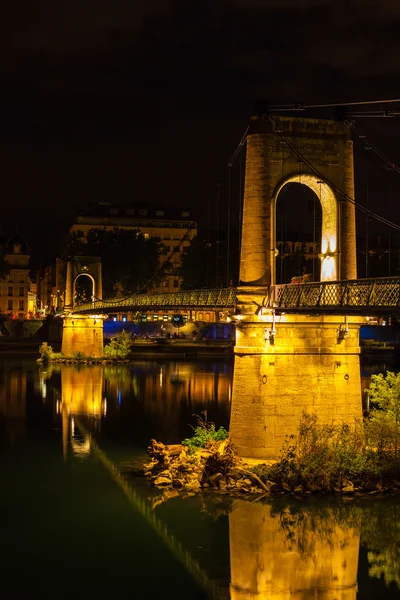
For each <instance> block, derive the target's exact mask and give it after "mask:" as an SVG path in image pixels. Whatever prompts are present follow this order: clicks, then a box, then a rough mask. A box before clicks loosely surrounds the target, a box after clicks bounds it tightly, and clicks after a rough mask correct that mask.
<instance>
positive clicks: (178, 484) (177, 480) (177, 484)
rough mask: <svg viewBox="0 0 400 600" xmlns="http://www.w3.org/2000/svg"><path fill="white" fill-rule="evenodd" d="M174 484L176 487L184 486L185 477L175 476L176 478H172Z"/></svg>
mask: <svg viewBox="0 0 400 600" xmlns="http://www.w3.org/2000/svg"><path fill="white" fill-rule="evenodd" d="M172 485H173V486H174V487H179V488H180V487H183V486H184V485H185V482H184V481H183V479H175V478H174V479H173V480H172Z"/></svg>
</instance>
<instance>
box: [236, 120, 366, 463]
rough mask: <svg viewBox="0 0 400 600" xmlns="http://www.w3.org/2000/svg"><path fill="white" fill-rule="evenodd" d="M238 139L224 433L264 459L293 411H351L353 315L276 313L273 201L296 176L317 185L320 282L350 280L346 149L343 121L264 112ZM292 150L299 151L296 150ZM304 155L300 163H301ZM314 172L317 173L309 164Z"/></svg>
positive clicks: (354, 411) (356, 375)
mask: <svg viewBox="0 0 400 600" xmlns="http://www.w3.org/2000/svg"><path fill="white" fill-rule="evenodd" d="M253 125H254V128H253V130H252V131H251V132H250V134H249V135H248V137H247V153H246V180H245V193H244V206H243V228H242V243H241V258H240V287H239V289H238V304H237V315H236V318H237V324H236V325H237V326H236V346H235V367H234V382H233V394H232V411H231V424H230V432H231V437H232V441H233V443H234V444H235V445H236V446H237V447H238V449H239V452H240V454H241V455H242V456H249V457H262V458H273V457H276V456H277V455H278V454H279V451H280V448H281V446H282V442H283V441H284V438H285V435H286V434H289V435H290V434H296V433H297V429H298V425H299V422H300V418H301V415H302V412H303V411H304V410H307V411H311V412H316V413H317V415H318V416H319V418H320V421H321V423H331V422H332V421H336V422H337V421H339V422H340V421H345V422H347V423H349V424H353V423H354V420H355V419H356V418H361V386H360V366H359V351H360V349H359V327H360V325H361V324H362V323H363V322H365V319H363V318H360V317H354V316H349V317H346V316H345V315H340V314H339V315H334V316H332V315H324V314H317V311H316V310H315V311H314V312H313V314H311V315H309V314H304V313H303V314H281V315H279V316H276V318H275V314H274V310H273V309H271V308H264V307H265V306H266V305H267V306H270V303H269V302H267V300H269V296H270V294H271V287H270V286H271V285H274V284H275V258H276V252H275V248H276V231H275V229H276V225H275V217H276V202H277V200H278V196H279V192H280V190H281V189H282V187H283V186H284V185H285V184H286V183H288V182H291V181H296V182H299V183H302V184H304V185H306V186H308V187H310V188H311V189H312V190H313V191H316V192H318V197H319V198H320V200H321V208H322V238H321V279H323V280H334V279H354V278H356V276H357V274H356V230H355V208H354V204H352V203H351V202H347V201H345V200H343V198H342V197H341V196H339V195H338V194H337V193H336V191H335V190H336V189H340V190H341V191H342V192H344V193H345V194H347V195H348V196H349V197H351V198H354V172H353V146H352V141H351V139H350V135H349V131H348V129H347V128H346V126H345V125H344V123H339V122H334V121H327V120H317V119H302V118H292V117H274V119H273V120H272V122H267V123H266V122H264V123H263V122H260V121H258V122H257V121H255V122H254V123H253ZM293 148H296V149H298V150H299V151H300V152H301V155H302V156H303V157H304V159H305V160H304V161H303V162H301V163H300V162H299V156H298V155H297V154H296V153H295V152H294V150H293ZM305 161H306V162H305ZM309 165H313V166H314V167H316V168H317V169H318V176H317V175H316V173H315V172H314V171H313V170H312V169H311V168H310V166H309Z"/></svg>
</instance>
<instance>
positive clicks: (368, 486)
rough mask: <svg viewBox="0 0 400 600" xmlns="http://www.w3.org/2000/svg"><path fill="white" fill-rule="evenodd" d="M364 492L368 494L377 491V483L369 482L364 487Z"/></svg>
mask: <svg viewBox="0 0 400 600" xmlns="http://www.w3.org/2000/svg"><path fill="white" fill-rule="evenodd" d="M364 490H365V491H366V492H373V491H374V490H376V481H367V483H366V484H365V485H364Z"/></svg>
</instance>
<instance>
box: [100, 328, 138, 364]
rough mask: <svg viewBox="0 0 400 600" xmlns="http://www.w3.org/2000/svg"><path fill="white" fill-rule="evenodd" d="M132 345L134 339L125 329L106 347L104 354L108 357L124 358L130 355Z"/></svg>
mask: <svg viewBox="0 0 400 600" xmlns="http://www.w3.org/2000/svg"><path fill="white" fill-rule="evenodd" d="M131 346H132V339H131V337H130V335H129V333H127V332H126V331H125V330H124V329H123V330H122V331H121V332H120V333H118V334H117V336H116V337H115V338H114V339H112V340H111V342H110V343H109V344H108V346H106V347H105V348H104V354H105V356H106V357H107V358H112V359H115V360H124V359H125V358H127V357H128V355H129V352H130V349H131Z"/></svg>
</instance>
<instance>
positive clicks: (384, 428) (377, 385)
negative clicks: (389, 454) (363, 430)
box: [367, 371, 400, 458]
mask: <svg viewBox="0 0 400 600" xmlns="http://www.w3.org/2000/svg"><path fill="white" fill-rule="evenodd" d="M367 391H368V394H369V397H370V399H371V400H372V402H374V403H375V404H376V405H377V406H378V407H379V408H378V409H373V410H372V411H371V413H370V427H369V429H368V431H369V436H370V437H369V441H370V443H371V444H375V446H376V448H377V450H378V451H381V452H382V451H391V450H392V451H394V455H395V457H396V458H397V456H398V453H399V450H400V448H399V444H400V373H397V374H395V373H392V372H391V371H388V372H387V373H386V375H384V374H383V373H379V374H378V375H372V376H371V383H370V386H369V388H368V390H367ZM382 411H384V412H383V413H382Z"/></svg>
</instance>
